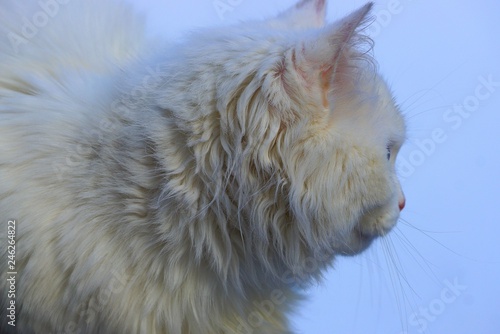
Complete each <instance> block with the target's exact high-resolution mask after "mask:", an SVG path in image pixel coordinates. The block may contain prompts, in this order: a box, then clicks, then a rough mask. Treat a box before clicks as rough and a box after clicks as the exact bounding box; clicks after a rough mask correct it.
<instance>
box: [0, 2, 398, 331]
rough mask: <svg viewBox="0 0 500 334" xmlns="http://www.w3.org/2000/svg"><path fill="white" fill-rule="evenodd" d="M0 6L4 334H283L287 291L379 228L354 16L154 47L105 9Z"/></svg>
mask: <svg viewBox="0 0 500 334" xmlns="http://www.w3.org/2000/svg"><path fill="white" fill-rule="evenodd" d="M0 6H1V8H0V73H1V74H0V219H2V226H4V227H3V231H2V232H1V245H2V247H1V256H2V260H1V261H0V271H1V272H2V275H5V274H6V273H7V272H15V273H14V274H13V276H14V277H13V278H12V279H11V280H10V281H7V280H5V279H2V280H1V283H0V292H1V308H2V320H1V326H2V329H1V330H2V333H4V332H7V331H11V332H17V333H44V334H45V333H93V334H94V333H106V334H113V333H120V334H122V333H124V334H127V333H148V334H155V333H164V334H165V333H168V334H207V333H208V334H211V333H217V334H221V333H225V334H232V333H242V334H247V333H265V334H275V333H290V332H291V331H292V329H291V325H290V321H289V320H288V315H289V313H290V312H291V311H292V310H293V307H294V305H296V304H297V303H298V302H299V301H300V299H301V298H303V296H302V293H303V292H302V288H304V287H307V286H308V285H309V284H310V283H311V282H315V281H316V280H318V279H320V277H321V272H322V271H324V270H325V268H328V267H329V266H331V265H332V263H333V261H334V260H335V257H337V256H350V255H355V254H358V253H360V252H362V251H363V250H365V249H366V248H367V247H368V246H369V245H370V244H371V243H372V241H373V240H374V239H376V238H377V237H380V236H384V235H385V234H387V233H388V232H389V231H390V230H391V228H392V227H393V226H394V225H395V224H396V222H397V220H398V217H399V215H400V211H401V210H402V209H403V207H404V205H405V199H404V195H403V192H402V190H401V186H400V183H399V181H398V178H397V176H396V173H395V167H394V164H395V159H396V156H397V153H398V151H399V149H400V147H401V145H402V144H403V142H404V140H405V121H404V118H403V116H402V114H401V112H400V110H399V108H398V106H397V105H396V103H395V101H394V98H393V97H392V95H391V92H390V89H389V87H388V85H387V84H386V83H385V81H384V80H383V79H382V77H381V76H380V74H378V70H377V65H376V63H375V61H374V60H373V58H372V55H371V52H370V51H371V40H370V39H369V38H368V36H366V33H365V28H366V27H367V26H368V24H369V22H368V21H369V16H370V10H371V8H372V3H368V4H366V5H365V6H363V7H361V8H360V9H358V10H356V11H354V12H353V13H352V14H350V15H348V16H346V17H344V18H342V19H340V20H339V21H337V22H334V23H331V24H326V23H325V11H326V3H325V0H302V1H300V2H298V3H297V4H296V5H294V6H293V7H291V8H290V9H288V10H286V11H284V12H282V13H281V14H279V15H277V16H276V17H273V18H270V19H266V20H261V21H253V22H244V23H240V24H237V25H234V26H231V27H216V28H210V29H202V30H199V31H194V32H191V33H189V34H187V35H186V36H185V37H184V38H183V39H181V40H180V41H178V42H175V43H173V42H169V43H165V44H164V45H161V46H160V45H159V43H158V42H157V41H150V40H149V39H148V38H147V37H145V36H146V34H145V32H144V22H143V21H144V20H143V19H142V18H141V17H140V16H138V15H136V14H135V13H134V12H133V10H132V9H131V8H129V6H128V5H126V4H124V3H121V2H118V1H113V0H106V1H104V0H85V1H71V2H68V1H56V0H45V1H39V2H36V1H34V0H29V1H22V2H18V1H14V0H7V1H3V2H2V4H1V5H0ZM7 220H9V221H10V223H9V224H12V225H15V233H11V234H9V236H10V237H9V238H7V228H6V227H5V226H6V224H7ZM4 222H5V223H4ZM9 233H10V232H9ZM8 244H10V245H14V246H15V254H14V257H15V259H14V261H15V263H13V262H10V263H9V265H12V267H8V266H7V263H8V262H7V260H6V259H7V257H8V256H9V255H11V256H12V254H11V253H7V249H8V247H7V245H8ZM9 249H14V248H9ZM8 278H10V276H9V277H8ZM12 289H14V290H12ZM9 291H10V292H13V293H14V295H15V297H13V298H11V297H8V296H11V295H10V294H9ZM12 302H14V306H13V307H14V308H15V310H14V311H10V310H12V306H11V305H12ZM8 308H10V310H7V314H5V311H6V309H8ZM9 315H10V317H9ZM13 325H15V327H14V326H13Z"/></svg>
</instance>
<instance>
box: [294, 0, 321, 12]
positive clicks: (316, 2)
mask: <svg viewBox="0 0 500 334" xmlns="http://www.w3.org/2000/svg"><path fill="white" fill-rule="evenodd" d="M311 2H314V7H315V8H316V13H317V14H321V13H323V11H324V9H325V3H326V0H303V1H301V2H299V3H298V4H296V5H295V8H297V9H301V8H302V7H304V6H306V5H307V4H309V3H311Z"/></svg>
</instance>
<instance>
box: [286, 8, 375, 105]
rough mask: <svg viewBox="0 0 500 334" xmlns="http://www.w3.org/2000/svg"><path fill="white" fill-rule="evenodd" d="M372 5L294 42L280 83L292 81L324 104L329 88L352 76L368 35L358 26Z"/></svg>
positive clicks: (341, 85) (341, 84) (362, 22)
mask: <svg viewBox="0 0 500 334" xmlns="http://www.w3.org/2000/svg"><path fill="white" fill-rule="evenodd" d="M372 6H373V3H368V4H366V5H365V6H363V7H361V8H360V9H358V10H356V11H354V12H353V13H351V14H350V15H348V16H346V17H345V18H343V19H341V20H340V21H337V22H336V23H333V24H331V25H328V26H327V27H325V28H324V29H321V30H320V31H319V32H318V31H315V32H314V34H310V35H309V36H307V37H305V38H302V39H301V40H300V41H299V42H298V43H296V45H295V46H294V47H292V48H291V49H290V50H289V51H288V52H287V55H286V56H285V57H286V60H285V64H286V65H285V67H286V68H285V72H287V74H290V75H285V76H284V77H283V80H291V81H289V82H285V83H284V84H285V87H292V86H293V82H292V81H295V83H298V84H299V86H300V87H298V88H299V90H300V91H303V89H305V90H306V94H307V96H309V97H313V98H315V99H320V101H321V103H322V104H323V106H324V107H328V94H329V92H330V91H331V89H332V88H335V89H336V88H338V87H343V86H344V87H345V86H346V85H348V82H343V81H345V80H348V78H350V77H352V75H350V74H352V71H353V68H355V64H354V60H355V58H356V57H358V56H359V55H360V52H359V49H360V44H363V43H365V42H366V41H367V39H368V38H367V37H366V36H364V35H363V34H362V33H361V32H360V30H362V28H363V27H364V26H365V23H366V21H367V16H368V14H369V12H370V10H371V8H372ZM332 85H333V86H332ZM294 91H296V90H295V89H294Z"/></svg>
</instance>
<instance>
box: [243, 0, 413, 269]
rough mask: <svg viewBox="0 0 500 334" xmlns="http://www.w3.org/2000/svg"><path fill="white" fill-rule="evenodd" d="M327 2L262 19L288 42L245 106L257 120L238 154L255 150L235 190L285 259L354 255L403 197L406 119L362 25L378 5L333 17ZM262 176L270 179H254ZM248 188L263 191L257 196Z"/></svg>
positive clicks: (388, 222)
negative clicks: (398, 164)
mask: <svg viewBox="0 0 500 334" xmlns="http://www.w3.org/2000/svg"><path fill="white" fill-rule="evenodd" d="M325 7H326V3H325V1H324V0H304V1H301V2H299V3H298V4H297V5H295V6H294V7H292V8H291V9H289V10H288V11H285V12H284V13H282V14H281V15H279V16H278V17H276V18H272V19H270V20H267V21H265V24H268V25H269V27H270V30H273V31H282V30H283V31H286V32H287V33H283V34H282V35H280V34H279V33H277V34H273V33H272V32H271V33H270V35H271V36H272V38H273V43H276V44H278V45H282V46H283V47H282V48H281V49H279V51H274V50H273V51H272V52H271V53H272V57H271V59H272V60H270V59H265V61H264V62H262V63H261V64H260V65H259V71H260V72H258V73H257V74H256V77H254V78H257V80H258V82H259V83H260V87H259V88H258V89H256V90H254V91H253V93H254V94H253V95H252V96H253V98H254V99H249V100H247V101H248V103H249V104H248V105H246V107H245V108H246V109H245V110H246V113H247V114H246V117H247V120H251V119H252V118H254V117H255V120H256V121H255V122H252V121H248V122H247V123H246V127H245V130H244V132H245V135H244V136H243V137H244V138H243V139H244V142H245V147H241V151H240V153H241V154H242V156H247V155H248V154H249V153H250V152H252V154H251V156H252V158H250V159H248V160H247V162H248V164H246V165H245V164H243V166H245V167H244V168H243V169H242V170H241V171H242V174H241V181H240V184H242V185H245V186H244V188H243V189H244V190H243V191H244V192H246V193H245V195H244V196H242V194H241V193H240V194H239V195H240V196H242V197H241V198H247V201H248V203H252V206H249V207H248V208H249V210H251V215H250V216H251V219H250V220H251V221H253V222H257V224H256V226H257V228H256V227H255V226H252V231H253V232H254V233H256V234H257V236H256V239H257V240H258V239H259V238H263V239H264V240H265V242H264V244H267V243H268V242H271V243H272V244H273V245H278V247H280V249H282V250H283V253H284V254H285V253H286V254H285V255H284V256H285V257H288V258H289V260H288V261H287V262H289V263H297V262H301V261H302V260H300V259H299V257H300V256H299V253H301V252H300V251H299V248H300V246H299V245H304V246H305V249H307V251H308V252H309V254H310V255H313V256H316V255H317V254H318V253H322V252H325V250H326V251H327V252H331V253H332V254H357V253H359V252H361V251H362V250H364V249H365V248H366V247H368V246H369V245H370V243H371V241H372V240H374V239H375V238H376V237H378V236H383V235H385V234H386V233H387V232H389V231H390V229H391V228H392V227H393V226H394V225H395V224H396V222H397V220H398V218H399V213H400V211H401V210H402V209H403V207H404V205H405V198H404V195H403V192H402V190H401V186H400V184H399V181H398V179H397V177H396V174H395V167H394V165H395V159H396V155H397V153H398V151H399V149H400V147H401V145H402V144H403V141H404V139H405V123H404V120H403V117H402V115H401V113H400V111H399V109H398V107H397V105H396V103H395V101H394V99H393V97H392V95H391V92H390V90H389V88H388V86H387V84H386V83H385V82H384V80H383V79H382V78H381V76H380V75H379V74H378V73H377V68H376V65H375V62H374V60H373V59H372V58H371V55H370V53H369V51H370V49H371V40H370V39H369V38H368V37H367V36H366V35H364V34H363V29H364V28H365V27H366V25H367V16H368V14H369V12H370V9H371V7H372V4H371V3H369V4H367V5H365V6H363V7H362V8H360V9H358V10H357V11H355V12H353V13H352V14H350V15H348V16H347V17H345V18H343V19H341V20H340V21H337V22H335V23H332V24H328V25H324V16H325ZM290 31H292V32H291V33H290ZM280 38H281V39H280ZM244 92H245V90H243V93H244ZM257 96H258V97H259V98H260V99H262V100H259V99H257V98H256V97H257ZM240 97H241V96H240ZM243 97H244V94H243ZM241 101H242V100H241V99H240V102H241ZM252 103H258V104H260V106H259V107H255V106H253V107H252V106H251V105H250V104H252ZM248 113H250V114H253V115H249V114H248ZM240 125H241V123H240ZM236 132H238V131H236ZM239 133H240V134H241V132H239ZM238 139H239V140H241V139H242V138H238ZM249 145H250V146H252V148H249ZM264 175H267V177H264V178H263V179H264V180H266V181H267V182H268V183H267V184H262V182H256V183H254V182H253V181H249V178H251V179H252V180H253V179H255V180H257V179H261V180H262V177H263V176H264ZM270 184H271V185H273V186H272V187H268V186H269V185H270ZM247 186H248V189H245V187H247ZM250 189H251V190H250ZM266 189H267V190H266ZM249 190H250V192H251V191H255V192H260V195H253V196H254V197H255V198H256V200H255V201H253V200H252V199H251V198H250V199H248V196H249V195H248V194H249V192H248V191H249ZM266 191H268V194H267V195H265V192H266ZM273 223H274V224H276V225H278V226H275V225H273ZM270 234H272V235H271V236H270ZM269 239H271V240H269ZM264 244H263V245H262V247H263V248H264ZM303 253H304V252H303ZM294 254H295V255H294ZM301 256H303V254H302V255H301ZM293 257H294V258H293ZM292 258H293V259H292Z"/></svg>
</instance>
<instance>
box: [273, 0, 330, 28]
mask: <svg viewBox="0 0 500 334" xmlns="http://www.w3.org/2000/svg"><path fill="white" fill-rule="evenodd" d="M325 15H326V0H302V1H300V2H298V3H297V4H295V6H293V7H291V8H289V9H288V10H286V11H285V12H283V13H281V14H280V15H279V16H278V17H277V18H276V19H275V20H273V23H281V24H283V25H284V26H285V27H287V28H298V29H300V28H302V29H305V28H319V27H322V26H324V24H325Z"/></svg>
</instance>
